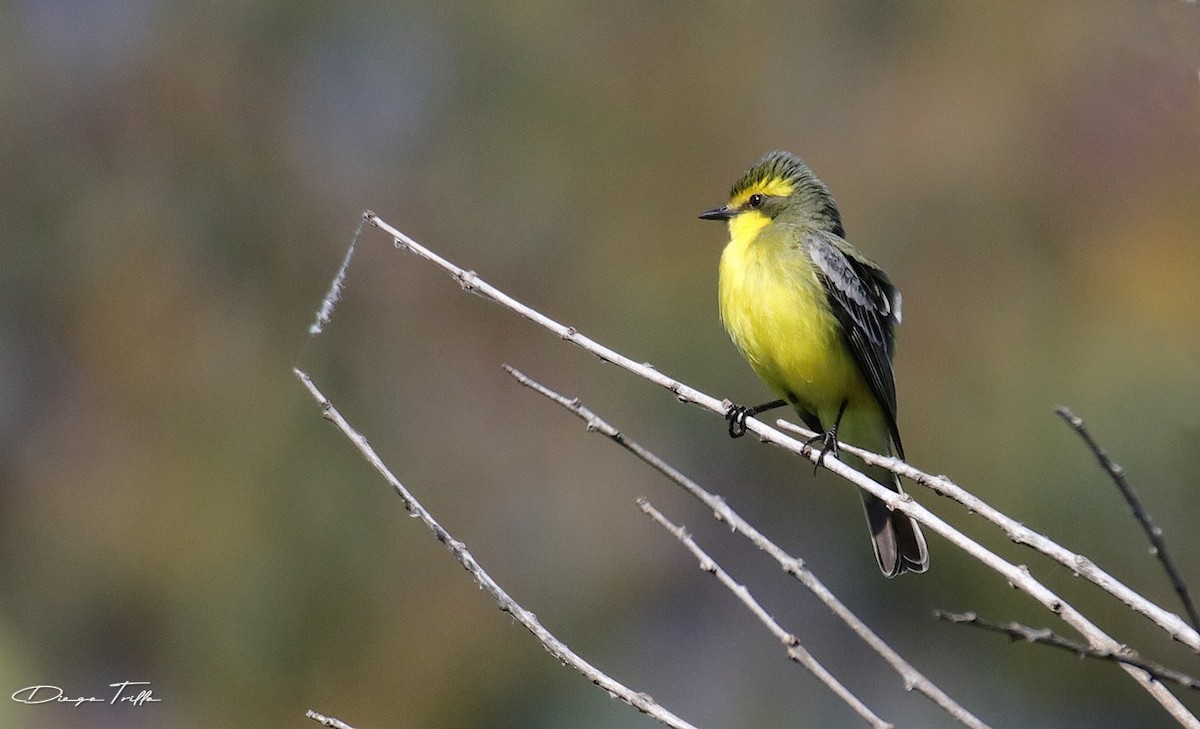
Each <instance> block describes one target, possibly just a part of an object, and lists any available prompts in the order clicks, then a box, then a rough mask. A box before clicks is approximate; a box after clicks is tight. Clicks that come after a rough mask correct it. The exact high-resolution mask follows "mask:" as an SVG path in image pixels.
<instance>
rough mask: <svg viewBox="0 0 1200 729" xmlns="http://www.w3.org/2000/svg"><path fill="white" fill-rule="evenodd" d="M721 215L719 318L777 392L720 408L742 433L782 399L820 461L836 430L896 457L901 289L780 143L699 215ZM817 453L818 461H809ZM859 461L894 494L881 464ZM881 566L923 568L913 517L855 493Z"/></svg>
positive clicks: (892, 479) (924, 552)
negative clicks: (750, 403) (764, 399)
mask: <svg viewBox="0 0 1200 729" xmlns="http://www.w3.org/2000/svg"><path fill="white" fill-rule="evenodd" d="M700 217H701V218H703V219H705V220H724V221H728V224H729V236H730V240H729V243H728V245H726V246H725V251H724V252H723V253H722V254H721V268H720V285H719V288H720V304H721V320H722V322H724V324H725V329H726V331H728V332H729V336H730V338H731V339H733V343H734V344H735V345H736V346H737V348H738V350H739V351H741V353H742V355H743V356H744V357H745V358H746V359H747V360H748V361H749V362H750V366H751V367H752V368H754V371H755V372H756V373H757V374H758V376H759V377H760V378H762V380H763V382H765V383H766V384H767V386H768V387H769V388H771V390H773V391H774V392H775V393H776V394H777V395H778V396H779V397H780V398H782V399H780V400H775V401H773V402H769V403H766V404H764V405H759V406H757V407H752V408H747V407H744V406H739V405H735V406H733V407H732V408H730V411H729V413H727V415H726V417H727V418H728V419H729V434H730V435H731V436H733V437H735V438H736V437H738V436H740V435H744V434H745V432H746V430H745V419H746V417H747V416H753V415H757V414H758V413H761V412H764V411H766V410H770V409H772V408H776V407H782V406H784V405H791V406H792V407H793V408H795V410H796V413H797V414H798V415H799V416H800V419H801V420H803V421H804V423H805V424H806V425H807V426H808V427H809V428H811V429H812V430H814V431H816V432H817V433H820V434H821V435H820V436H818V438H816V439H814V440H821V441H822V442H823V443H822V446H823V447H822V451H821V458H822V459H823V458H824V456H825V455H826V453H827V452H828V451H830V450H833V451H834V455H835V456H836V455H838V451H837V441H838V438H839V437H840V438H841V439H842V440H843V441H844V442H846V443H852V444H854V445H857V446H859V447H860V448H865V449H867V450H871V451H875V452H877V453H884V454H891V453H895V454H896V455H898V456H900V457H901V458H903V457H904V448H903V447H902V446H901V445H900V431H899V429H898V428H897V426H896V384H895V381H894V380H893V378H892V354H893V351H894V341H895V340H894V335H893V332H894V329H895V326H896V325H897V324H899V323H900V292H899V291H898V290H896V288H895V287H894V286H892V284H891V281H889V280H888V276H887V274H886V273H884V272H883V270H882V269H881V268H879V266H877V265H876V264H875V263H873V262H872V261H870V260H868V259H867V258H866V257H865V256H863V255H862V254H861V253H859V252H858V251H857V250H855V249H854V247H853V246H851V245H850V244H849V243H848V242H846V239H845V235H846V233H845V230H844V229H843V228H842V219H841V214H840V213H839V212H838V207H837V204H836V203H835V202H834V200H833V196H832V195H830V194H829V188H827V187H825V184H824V183H822V182H821V181H820V180H818V179H817V178H816V176H815V175H813V173H812V170H810V169H809V168H808V165H806V164H804V162H803V161H802V160H801V159H800V158H799V157H797V156H795V155H793V154H791V153H790V152H771V153H770V154H768V155H767V156H765V157H763V158H762V159H761V160H759V161H758V162H757V163H755V165H754V166H753V167H751V168H750V169H749V170H747V171H746V172H745V174H743V175H742V177H741V179H739V180H738V181H737V183H736V184H734V186H733V190H732V191H731V192H730V195H729V202H728V203H726V204H725V205H723V206H721V207H719V208H716V209H714V210H709V211H708V212H705V213H702V214H701V215H700ZM818 460H820V459H818ZM864 471H865V472H866V473H867V474H868V475H869V476H871V477H872V478H874V479H875V480H876V481H879V482H880V483H881V484H883V485H885V486H888V487H889V488H891V489H893V490H895V491H898V492H901V493H903V490H902V489H901V488H900V480H899V479H898V478H897V477H896V476H895V474H893V473H891V472H890V471H887V470H885V469H882V468H877V467H876V468H870V467H868V468H865V469H864ZM863 505H864V506H865V508H866V512H867V523H868V525H869V526H870V528H871V537H872V539H873V543H874V546H875V557H876V558H877V559H878V561H879V569H881V570H882V571H883V574H884V575H885V576H887V577H895V576H896V575H899V574H901V573H903V572H906V571H908V572H924V571H925V570H927V569H929V549H928V547H927V546H926V544H925V537H924V536H923V535H922V534H921V529H920V527H919V526H917V523H916V522H915V521H913V520H912V519H910V518H909V517H908V516H906V515H904V514H902V513H900V512H894V511H892V510H891V509H889V508H888V507H887V505H886V504H885V503H884V502H882V501H880V500H879V499H877V498H875V497H874V496H871V495H870V494H868V493H866V492H863Z"/></svg>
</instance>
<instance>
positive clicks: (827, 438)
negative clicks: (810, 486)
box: [804, 430, 842, 476]
mask: <svg viewBox="0 0 1200 729" xmlns="http://www.w3.org/2000/svg"><path fill="white" fill-rule="evenodd" d="M817 441H820V442H821V455H819V456H817V461H816V463H814V464H813V475H814V476H815V475H816V474H817V471H818V470H820V468H821V466H824V465H825V456H826V455H828V454H829V453H833V457H834V458H838V459H840V458H841V457H842V453H841V449H839V448H838V440H837V431H836V430H830V431H827V432H824V433H819V434H817V435H814V436H813V437H811V438H809V439H808V440H806V441H804V445H805V446H807V447H810V448H811V447H812V445H813V443H816V442H817Z"/></svg>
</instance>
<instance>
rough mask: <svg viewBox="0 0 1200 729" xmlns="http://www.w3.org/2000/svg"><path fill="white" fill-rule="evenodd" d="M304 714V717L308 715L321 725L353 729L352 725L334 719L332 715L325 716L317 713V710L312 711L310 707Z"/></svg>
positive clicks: (334, 728)
mask: <svg viewBox="0 0 1200 729" xmlns="http://www.w3.org/2000/svg"><path fill="white" fill-rule="evenodd" d="M304 715H305V716H306V717H308V718H309V719H312V720H313V721H316V722H317V723H318V724H320V725H321V726H327V727H331V729H354V727H352V726H350V725H349V724H347V723H346V722H344V721H342V720H341V719H335V718H333V717H332V716H325V715H324V714H318V713H317V712H315V711H313V710H312V709H309V710H308V711H306V712H304Z"/></svg>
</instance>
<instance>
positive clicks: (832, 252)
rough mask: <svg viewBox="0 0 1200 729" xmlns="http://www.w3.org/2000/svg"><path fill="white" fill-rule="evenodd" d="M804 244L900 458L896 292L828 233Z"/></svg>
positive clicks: (866, 262)
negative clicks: (895, 372) (894, 373)
mask: <svg viewBox="0 0 1200 729" xmlns="http://www.w3.org/2000/svg"><path fill="white" fill-rule="evenodd" d="M805 247H806V248H807V250H808V254H809V256H810V258H811V259H812V262H813V265H814V266H816V269H817V273H818V276H819V277H820V279H821V283H822V284H823V285H824V286H825V292H826V293H827V294H828V295H829V304H830V307H831V308H832V309H833V314H834V316H835V317H837V320H838V322H840V323H841V325H842V337H843V338H844V339H845V341H846V345H847V346H848V347H849V348H850V353H851V354H852V355H853V356H854V361H855V362H857V363H858V367H859V369H860V370H861V371H862V373H863V377H864V378H865V379H866V381H867V384H868V386H870V388H871V392H872V394H874V395H875V399H876V400H877V401H878V402H879V404H880V406H881V407H882V409H883V412H884V414H885V415H886V416H887V421H888V428H889V429H890V430H891V433H892V442H893V443H895V446H896V454H897V455H898V456H900V457H901V458H903V457H904V448H903V446H901V445H900V431H899V429H898V428H897V426H896V382H895V380H894V379H893V376H892V352H893V348H894V343H895V338H894V330H895V327H896V325H897V324H899V323H900V292H899V291H897V290H896V288H895V287H894V286H892V282H891V281H889V280H888V277H887V274H886V273H884V272H883V270H882V269H880V268H879V267H878V266H876V265H875V264H874V263H872V262H871V261H870V260H868V259H867V258H865V257H863V256H861V255H859V254H858V253H857V252H856V251H855V250H854V249H853V248H851V247H850V245H849V244H848V243H846V242H845V241H844V240H842V239H841V238H839V237H837V236H835V235H832V234H830V233H822V232H815V233H810V234H809V235H808V237H807V238H806V240H805Z"/></svg>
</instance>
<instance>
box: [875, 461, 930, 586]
mask: <svg viewBox="0 0 1200 729" xmlns="http://www.w3.org/2000/svg"><path fill="white" fill-rule="evenodd" d="M864 473H866V474H867V475H868V476H870V477H871V478H873V479H875V480H876V481H878V482H879V483H881V484H883V485H884V486H887V487H889V488H891V489H892V490H893V491H897V492H899V493H904V489H902V488H901V487H900V479H899V478H898V477H897V476H896V474H894V473H892V472H891V471H888V470H886V469H882V468H866V469H864ZM862 497H863V507H864V508H865V509H866V511H867V525H868V526H869V527H870V528H871V540H872V541H873V542H874V545H875V558H876V559H877V560H879V569H880V570H881V571H882V572H883V575H884V577H895V576H896V575H899V574H903V573H904V572H917V573H920V572H924V571H925V570H927V569H929V547H928V546H927V545H926V544H925V535H924V534H922V533H921V527H920V526H918V525H917V523H916V522H915V521H913V520H912V519H911V518H909V517H908V516H907V515H906V514H903V513H901V512H899V511H892V510H891V509H889V508H888V507H887V504H885V503H884V502H883V501H881V500H879V499H878V498H876V497H874V496H872V495H871V494H868V493H866V492H865V491H864V492H863V495H862Z"/></svg>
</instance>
